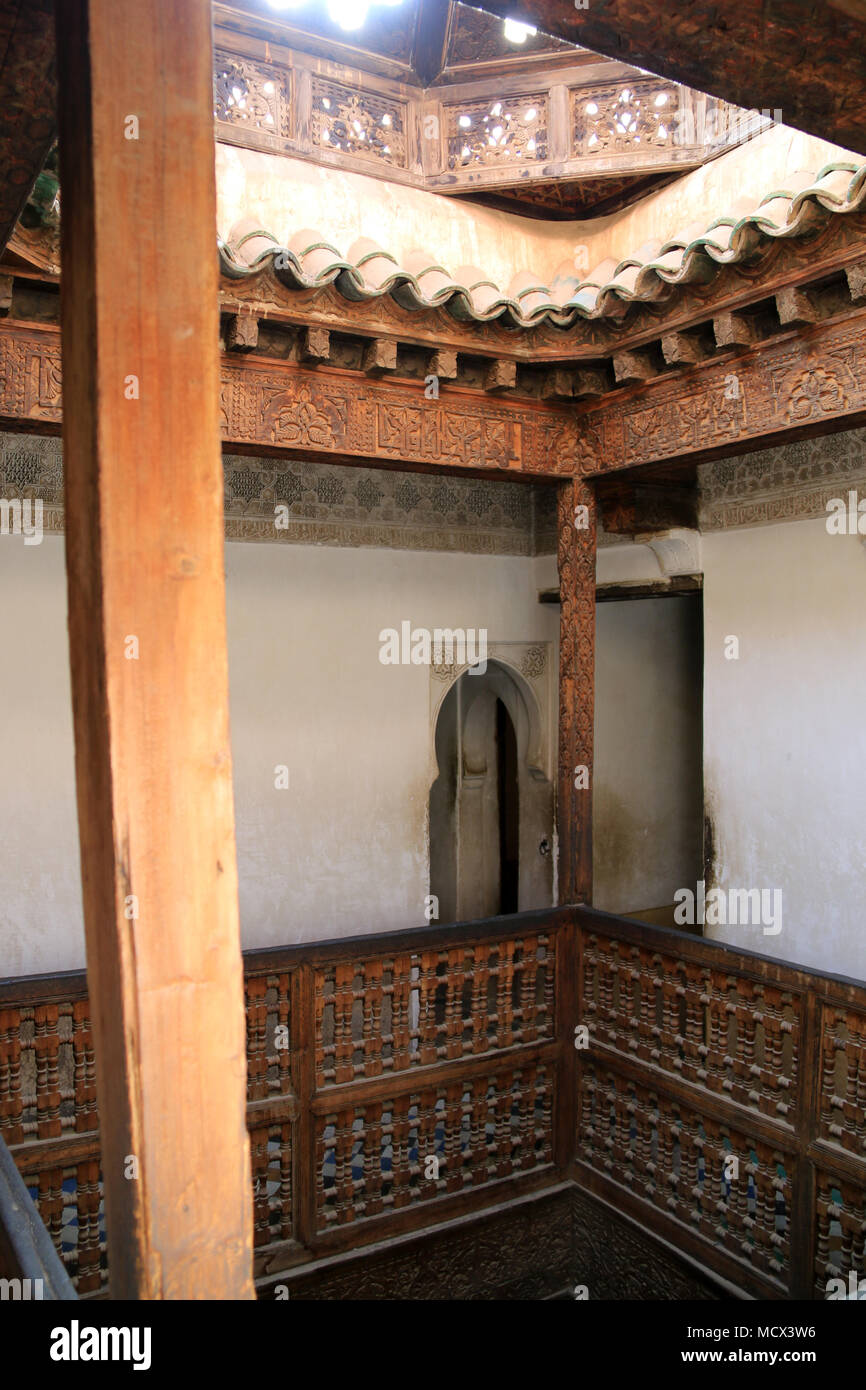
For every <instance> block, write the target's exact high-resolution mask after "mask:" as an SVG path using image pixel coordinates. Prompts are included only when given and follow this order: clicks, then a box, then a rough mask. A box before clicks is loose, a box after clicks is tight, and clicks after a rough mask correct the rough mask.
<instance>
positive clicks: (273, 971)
mask: <svg viewBox="0 0 866 1390" xmlns="http://www.w3.org/2000/svg"><path fill="white" fill-rule="evenodd" d="M572 935H573V928H572V926H571V923H570V914H569V913H568V912H567V911H566V910H561V911H555V912H553V911H551V912H541V913H528V914H524V915H522V916H520V917H514V918H499V919H494V920H493V921H490V922H481V923H472V924H469V925H466V926H463V925H460V926H456V927H438V928H430V929H421V930H413V931H405V932H394V933H389V934H387V935H379V936H362V937H356V938H353V939H348V940H342V941H333V942H325V943H314V944H311V945H307V946H293V947H285V948H278V949H275V950H263V951H251V952H248V953H246V954H245V957H244V967H245V989H246V1009H247V1064H248V1111H247V1123H248V1127H249V1132H250V1140H251V1149H252V1174H253V1188H254V1192H253V1202H254V1211H255V1246H256V1276H257V1278H258V1279H259V1280H262V1279H264V1278H265V1277H266V1276H267V1275H268V1274H269V1273H272V1272H274V1271H276V1270H281V1269H286V1268H288V1267H290V1266H292V1265H295V1264H298V1263H300V1262H303V1261H309V1260H312V1259H314V1258H316V1257H317V1256H321V1255H324V1254H333V1253H336V1252H338V1251H343V1250H347V1249H351V1248H355V1247H357V1246H359V1245H363V1244H366V1243H368V1242H372V1241H377V1240H380V1239H383V1238H385V1237H387V1236H390V1235H392V1234H394V1235H396V1234H402V1233H404V1232H406V1231H410V1230H413V1229H417V1228H420V1227H423V1226H426V1225H429V1224H430V1223H433V1222H436V1221H439V1220H443V1219H445V1218H447V1217H449V1216H454V1215H456V1214H462V1213H464V1212H467V1211H473V1210H476V1209H479V1208H482V1207H484V1206H486V1205H491V1204H493V1203H495V1202H499V1201H502V1200H504V1197H505V1194H506V1192H507V1195H508V1196H509V1197H511V1196H513V1195H514V1194H515V1193H517V1192H527V1191H531V1190H533V1189H534V1188H536V1187H543V1186H545V1185H547V1184H551V1183H553V1182H554V1181H556V1180H557V1179H558V1178H561V1177H563V1176H565V1175H566V1174H567V1171H568V1167H569V1164H570V1161H571V1156H572V1149H571V1135H572V1129H573V1123H572V1115H573V1111H572V1109H571V1101H572V1100H573V1085H572V1083H571V1080H570V1078H571V1074H572V1070H571V1069H572V1065H573V1063H572V1056H573V1049H572V1048H571V1039H570V1035H569V1027H568V1024H569V1019H570V1010H567V1009H566V1007H565V1005H566V1001H567V999H568V998H569V997H570V990H569V979H568V960H569V958H570V956H571V949H570V948H569V946H568V944H567V943H568V941H569V940H570V939H571V937H572ZM563 977H564V978H563ZM564 1077H568V1078H569V1079H568V1080H567V1081H564ZM0 1135H2V1136H3V1137H4V1138H5V1139H6V1142H7V1144H8V1145H9V1147H10V1149H11V1151H12V1153H13V1155H14V1157H15V1160H16V1162H17V1164H18V1167H19V1169H20V1171H21V1173H22V1175H23V1176H24V1178H25V1181H26V1182H27V1184H28V1186H29V1188H30V1191H31V1194H32V1195H33V1197H34V1199H35V1201H36V1203H37V1205H38V1207H39V1210H40V1213H41V1214H42V1218H43V1220H44V1222H45V1224H46V1226H47V1227H48V1230H49V1232H50V1233H51V1235H52V1237H53V1239H54V1242H55V1244H56V1245H57V1247H58V1249H59V1250H60V1253H61V1256H62V1258H63V1260H64V1262H65V1264H66V1266H67V1268H68V1270H69V1272H70V1274H71V1276H72V1278H73V1280H74V1282H75V1284H76V1286H77V1288H78V1290H79V1293H95V1292H98V1291H99V1290H100V1289H103V1288H104V1287H105V1285H106V1283H107V1278H108V1271H107V1262H106V1254H105V1228H104V1216H103V1209H102V1202H101V1183H100V1175H99V1134H98V1115H97V1108H96V1088H95V1059H94V1052H93V1038H92V1033H91V1028H90V1018H89V1011H88V1005H87V998H86V978H85V976H84V974H83V973H80V974H65V975H53V976H41V977H35V976H34V977H29V978H26V979H18V980H14V979H13V980H6V981H0Z"/></svg>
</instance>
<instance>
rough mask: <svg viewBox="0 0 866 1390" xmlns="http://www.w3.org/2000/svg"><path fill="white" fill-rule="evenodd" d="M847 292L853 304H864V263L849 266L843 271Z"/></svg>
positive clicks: (865, 265) (865, 290) (865, 273)
mask: <svg viewBox="0 0 866 1390" xmlns="http://www.w3.org/2000/svg"><path fill="white" fill-rule="evenodd" d="M845 277H846V279H847V281H848V291H849V293H850V295H851V299H852V302H853V303H854V304H866V261H858V262H857V264H856V265H849V266H848V268H847V270H846V271H845Z"/></svg>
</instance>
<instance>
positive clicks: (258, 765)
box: [226, 544, 558, 946]
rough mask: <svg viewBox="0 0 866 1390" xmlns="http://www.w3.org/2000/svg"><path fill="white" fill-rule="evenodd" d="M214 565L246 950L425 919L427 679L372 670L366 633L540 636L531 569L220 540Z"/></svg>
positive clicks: (372, 641)
mask: <svg viewBox="0 0 866 1390" xmlns="http://www.w3.org/2000/svg"><path fill="white" fill-rule="evenodd" d="M226 561H227V575H228V628H229V675H230V681H231V717H232V743H233V750H234V760H235V804H236V811H237V836H238V863H239V869H240V896H241V921H242V924H243V936H244V944H245V945H248V946H251V945H265V944H270V943H273V944H279V943H281V942H284V941H300V940H307V939H315V938H316V937H330V936H341V935H351V934H354V933H357V932H367V931H386V930H389V929H392V928H398V927H405V926H412V925H417V926H422V925H424V922H425V919H424V897H425V895H426V893H427V891H428V886H427V885H428V857H427V848H426V841H427V833H426V820H427V811H428V796H429V791H430V782H431V775H430V762H429V751H430V671H429V668H428V667H426V666H383V665H382V663H381V662H380V661H379V649H380V644H379V632H380V631H381V630H382V629H383V628H397V629H398V630H399V628H400V624H401V622H402V621H403V620H404V619H408V620H410V621H411V622H412V624H413V626H414V627H428V628H435V627H463V628H470V627H474V628H484V627H486V628H487V630H488V637H489V641H490V642H496V641H517V640H531V639H535V640H543V641H555V639H556V636H557V628H558V610H557V609H556V608H551V607H550V606H546V605H541V604H539V603H538V601H537V592H536V583H535V566H534V562H533V560H532V559H529V558H521V557H511V556H507V557H499V556H475V555H459V554H452V555H444V554H441V553H433V552H418V551H414V552H408V551H374V550H369V549H363V550H350V549H338V548H331V547H328V548H326V547H321V548H319V547H307V546H303V547H302V546H278V545H242V544H234V545H231V544H230V545H228V546H227V547H226ZM553 659H554V660H555V649H554V652H553ZM279 763H283V764H285V765H286V766H287V767H288V768H289V772H290V787H289V790H288V791H277V790H275V789H274V767H275V765H276V764H279Z"/></svg>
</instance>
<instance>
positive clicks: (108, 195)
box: [57, 0, 254, 1299]
mask: <svg viewBox="0 0 866 1390" xmlns="http://www.w3.org/2000/svg"><path fill="white" fill-rule="evenodd" d="M57 38H58V44H57V47H58V54H59V59H60V142H61V160H62V168H61V181H62V186H63V219H62V238H63V242H62V264H63V295H62V343H63V397H64V410H63V443H64V470H65V475H66V480H65V486H66V527H67V536H66V562H67V571H68V583H69V645H70V656H71V665H72V695H73V711H74V722H75V752H76V778H77V786H78V820H79V828H80V839H81V869H82V880H83V892H84V919H85V928H86V936H87V973H88V984H89V990H90V997H91V1003H92V1009H93V1028H94V1035H95V1043H96V1062H97V1085H98V1094H99V1119H100V1128H101V1145H102V1160H103V1173H104V1179H105V1202H106V1225H107V1233H108V1245H109V1256H110V1267H111V1288H112V1293H113V1295H114V1297H115V1298H121V1299H128V1298H141V1299H145V1298H194V1299H227V1298H234V1299H236V1298H252V1297H253V1296H254V1295H253V1284H252V1194H251V1182H250V1155H249V1140H248V1137H247V1130H246V1122H245V1102H246V1052H245V1023H244V1005H243V980H242V968H241V954H240V937H239V929H238V902H237V872H236V867H235V843H234V818H233V807H232V782H231V754H230V749H229V729H228V678H227V659H226V632H225V589H224V572H223V517H222V495H223V476H222V462H221V457H220V439H219V360H218V334H219V325H218V297H217V289H218V286H217V257H216V240H215V238H216V196H215V185H214V157H213V115H212V112H213V107H212V69H211V61H212V54H211V9H210V4H209V0H171V3H170V4H166V3H161V0H160V2H159V3H157V0H144V2H143V0H60V3H59V5H58V10H57Z"/></svg>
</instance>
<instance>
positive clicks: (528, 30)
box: [502, 19, 538, 43]
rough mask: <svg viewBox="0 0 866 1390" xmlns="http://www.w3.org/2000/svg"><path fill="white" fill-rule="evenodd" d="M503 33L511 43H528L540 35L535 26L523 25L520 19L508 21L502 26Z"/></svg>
mask: <svg viewBox="0 0 866 1390" xmlns="http://www.w3.org/2000/svg"><path fill="white" fill-rule="evenodd" d="M502 32H503V34H504V35H505V38H506V39H507V41H508V42H509V43H526V40H527V39H531V38H532V37H533V36H534V35H535V34H537V33H538V30H537V29H536V27H535V25H534V24H521V22H520V20H518V19H506V20H505V21H504V23H503V26H502Z"/></svg>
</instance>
